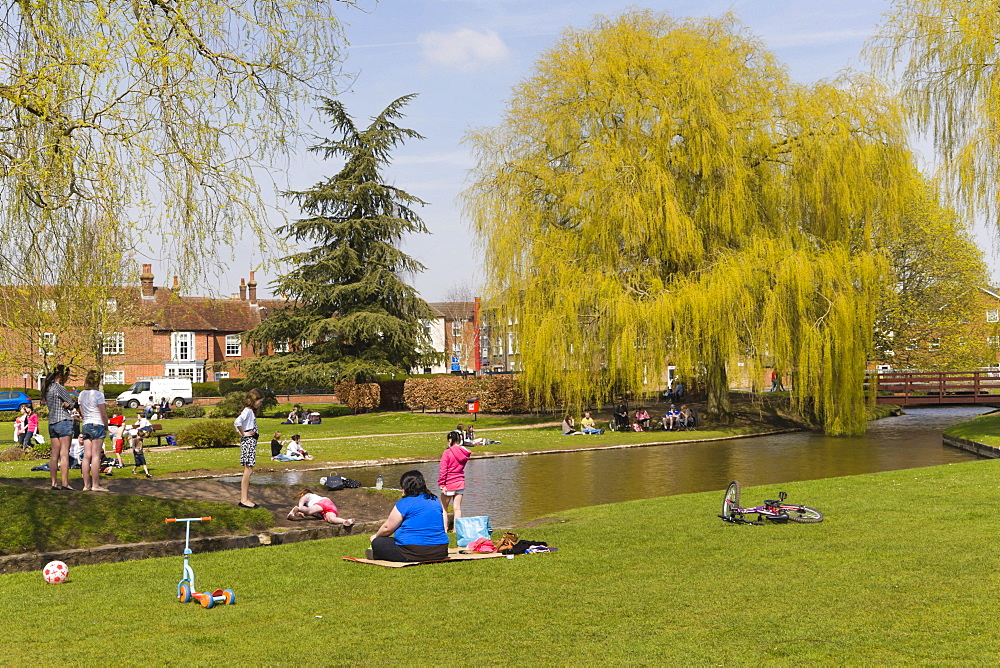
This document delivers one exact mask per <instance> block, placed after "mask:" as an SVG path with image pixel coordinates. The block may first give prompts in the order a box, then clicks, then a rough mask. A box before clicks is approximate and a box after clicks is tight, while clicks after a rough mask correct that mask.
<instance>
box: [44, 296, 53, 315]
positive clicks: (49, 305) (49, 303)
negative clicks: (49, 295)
mask: <svg viewBox="0 0 1000 668" xmlns="http://www.w3.org/2000/svg"><path fill="white" fill-rule="evenodd" d="M42 310H43V311H48V312H49V313H53V312H54V311H55V310H56V300H55V299H43V300H42Z"/></svg>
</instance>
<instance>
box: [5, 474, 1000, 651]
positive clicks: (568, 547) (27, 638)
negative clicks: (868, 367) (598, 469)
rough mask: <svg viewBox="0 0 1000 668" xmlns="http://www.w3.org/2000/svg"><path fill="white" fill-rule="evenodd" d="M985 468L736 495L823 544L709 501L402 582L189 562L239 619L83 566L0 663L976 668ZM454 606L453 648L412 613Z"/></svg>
mask: <svg viewBox="0 0 1000 668" xmlns="http://www.w3.org/2000/svg"><path fill="white" fill-rule="evenodd" d="M998 467H1000V462H993V461H977V462H970V463H965V464H953V465H949V466H938V467H930V468H923V469H911V470H905V471H890V472H884V473H877V474H868V475H859V476H851V477H846V478H830V479H824V480H816V481H809V482H801V483H789V484H786V485H782V486H780V487H778V486H767V487H752V488H745V489H744V491H743V499H744V501H746V502H753V501H759V500H762V499H764V498H776V494H777V492H778V491H779V490H785V491H787V492H788V493H789V500H790V501H793V502H796V501H797V502H801V503H805V504H807V505H811V506H815V507H816V508H818V509H820V510H821V511H823V512H824V513H825V514H826V520H825V521H824V522H823V523H821V524H816V525H795V524H788V525H769V526H759V527H758V526H736V525H729V524H726V523H724V522H722V521H721V520H719V519H717V518H716V517H715V516H716V515H717V514H718V512H719V506H720V504H721V497H722V492H721V490H719V491H716V492H711V493H702V494H693V495H684V496H674V497H664V498H657V499H648V500H643V501H634V502H628V503H621V504H613V505H607V506H598V507H591V508H583V509H578V510H573V511H567V512H564V513H560V514H559V515H558V516H556V517H550V518H547V519H545V520H543V521H539V522H536V523H533V526H531V527H530V528H522V529H520V530H519V532H520V533H521V535H522V537H524V538H531V539H535V540H544V541H547V542H549V543H550V544H552V545H555V546H557V547H559V551H558V552H555V553H552V554H540V555H529V556H520V557H517V558H515V559H513V560H507V559H493V560H486V561H483V562H476V563H468V562H466V563H456V564H449V565H428V566H421V567H418V568H407V569H404V570H392V569H383V568H376V567H372V566H365V565H358V564H353V563H350V562H346V561H342V560H340V557H341V556H345V555H352V556H360V555H361V554H362V551H363V549H364V547H365V544H366V542H367V538H366V537H363V536H357V537H348V538H337V539H332V540H320V541H312V542H309V543H300V544H295V545H280V546H271V547H267V548H261V549H255V550H240V551H237V552H226V553H208V554H196V555H195V557H194V560H193V565H194V567H195V569H196V572H197V575H198V580H199V582H200V583H201V587H202V588H214V587H227V588H232V589H233V590H234V591H235V592H236V593H237V597H238V604H237V605H235V606H221V607H217V608H215V609H213V610H203V609H200V608H199V607H197V606H194V605H190V604H188V605H181V604H179V603H177V602H176V601H175V600H174V594H175V586H176V581H177V579H178V578H179V575H180V569H181V559H180V557H179V556H178V557H174V558H164V559H151V560H148V561H144V562H142V567H141V568H139V567H137V566H136V564H128V563H126V564H105V565H97V566H82V567H74V568H72V569H71V572H70V581H69V582H68V583H67V584H64V585H60V586H58V587H52V586H48V585H45V584H43V583H42V580H41V577H40V576H39V574H38V573H24V574H15V575H6V576H2V579H3V583H4V585H5V586H4V591H5V600H6V610H7V613H8V616H9V618H10V619H16V620H17V623H16V624H9V625H8V630H7V637H6V642H5V643H4V645H3V647H2V648H0V657H3V658H5V659H7V660H9V661H11V662H13V663H16V664H22V663H43V662H44V663H54V662H59V663H61V662H65V661H66V660H67V658H68V657H72V659H71V660H72V661H74V662H79V663H96V662H106V661H107V658H108V657H109V656H112V657H122V658H121V661H122V662H128V659H127V658H125V657H132V656H134V657H136V661H139V660H141V661H143V662H147V663H149V662H151V663H173V662H176V661H178V658H177V657H178V656H179V653H184V654H185V655H186V654H187V653H188V652H197V651H199V648H201V650H200V651H202V652H209V653H210V656H209V654H205V661H206V662H207V661H223V662H225V663H237V662H240V663H249V664H269V663H279V662H280V663H303V664H305V663H317V662H318V663H324V664H336V665H339V664H359V663H379V664H394V663H402V662H404V661H405V662H406V663H428V664H438V663H450V662H454V661H462V662H469V661H489V662H497V661H503V662H512V661H519V662H523V661H535V662H537V661H542V662H546V663H549V662H552V663H560V664H567V663H587V664H590V663H597V662H608V663H616V664H619V663H635V664H665V663H673V664H677V663H685V664H710V663H711V664H715V665H734V664H735V665H742V664H749V665H757V664H762V663H780V664H785V665H802V664H807V663H829V664H834V663H836V664H848V665H851V664H871V663H879V664H903V663H973V664H989V663H993V662H994V661H995V658H996V655H997V652H998V650H1000V647H998V644H1000V643H998V641H997V640H996V633H995V630H994V628H993V627H994V626H995V623H994V622H993V621H991V620H992V619H993V617H994V615H993V600H994V598H995V597H994V596H993V593H994V592H995V589H996V587H997V585H996V583H995V582H994V578H993V576H992V573H993V572H994V571H995V570H996V569H997V567H998V566H1000V555H998V554H997V553H996V551H995V550H994V549H993V547H994V546H993V531H992V516H993V510H992V508H991V507H990V506H989V504H983V503H982V499H984V498H990V497H991V496H992V493H993V492H994V491H995V489H996V478H997V475H998V473H1000V468H998ZM873 509H875V510H873ZM480 602H481V603H480ZM477 603H479V604H477ZM455 605H462V606H463V607H465V608H467V613H466V614H465V617H466V622H464V623H463V624H462V625H461V630H460V631H456V627H455V625H454V623H453V622H452V621H451V620H448V619H445V618H442V617H440V616H434V615H431V614H416V615H415V614H413V611H415V610H423V611H430V610H440V609H445V608H448V607H454V606H455ZM515 616H516V620H515V619H514V617H515ZM53 618H60V619H98V620H102V619H103V620H109V619H118V620H121V619H145V620H155V621H152V622H148V623H144V624H143V625H142V631H141V636H142V642H141V646H140V645H136V629H135V627H134V625H131V624H127V623H117V624H103V625H102V626H101V630H100V632H92V633H88V632H83V633H81V630H80V627H79V625H68V624H67V625H56V626H55V627H53V626H52V624H51V619H53ZM39 629H44V630H45V631H44V632H41V631H40V630H39ZM318 637H323V638H328V639H330V640H331V641H330V642H319V641H317V638H318ZM248 638H252V639H253V640H252V641H248ZM351 639H359V640H361V641H360V642H351Z"/></svg>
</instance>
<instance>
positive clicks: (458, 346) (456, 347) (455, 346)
mask: <svg viewBox="0 0 1000 668" xmlns="http://www.w3.org/2000/svg"><path fill="white" fill-rule="evenodd" d="M451 351H452V352H454V353H460V352H462V344H461V343H459V342H458V341H455V342H454V343H453V344H451Z"/></svg>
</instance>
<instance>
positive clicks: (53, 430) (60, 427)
mask: <svg viewBox="0 0 1000 668" xmlns="http://www.w3.org/2000/svg"><path fill="white" fill-rule="evenodd" d="M72 435H73V421H72V420H59V422H52V423H50V424H49V438H62V437H63V436H72Z"/></svg>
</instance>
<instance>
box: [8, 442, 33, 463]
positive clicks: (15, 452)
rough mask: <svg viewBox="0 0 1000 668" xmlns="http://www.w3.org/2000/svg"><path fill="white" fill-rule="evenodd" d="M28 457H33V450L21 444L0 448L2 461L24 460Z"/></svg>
mask: <svg viewBox="0 0 1000 668" xmlns="http://www.w3.org/2000/svg"><path fill="white" fill-rule="evenodd" d="M26 459H32V456H31V451H30V450H25V449H24V448H22V447H21V446H19V445H13V446H11V447H9V448H5V449H3V450H0V462H22V461H24V460H26Z"/></svg>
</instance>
